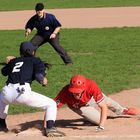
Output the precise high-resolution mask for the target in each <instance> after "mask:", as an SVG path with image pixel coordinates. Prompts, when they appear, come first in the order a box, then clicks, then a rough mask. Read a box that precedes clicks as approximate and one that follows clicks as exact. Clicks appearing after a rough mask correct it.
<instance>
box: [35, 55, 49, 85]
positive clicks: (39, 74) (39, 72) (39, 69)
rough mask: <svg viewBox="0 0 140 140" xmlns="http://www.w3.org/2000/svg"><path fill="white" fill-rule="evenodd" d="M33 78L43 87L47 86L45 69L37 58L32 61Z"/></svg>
mask: <svg viewBox="0 0 140 140" xmlns="http://www.w3.org/2000/svg"><path fill="white" fill-rule="evenodd" d="M34 76H35V79H36V80H37V81H38V82H39V83H40V84H42V85H43V86H46V85H47V83H48V80H47V78H46V67H45V65H44V63H43V62H42V61H41V60H40V59H39V58H35V59H34Z"/></svg>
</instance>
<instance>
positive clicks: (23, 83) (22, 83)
mask: <svg viewBox="0 0 140 140" xmlns="http://www.w3.org/2000/svg"><path fill="white" fill-rule="evenodd" d="M9 84H19V85H25V82H21V83H6V85H7V86H8V85H9Z"/></svg>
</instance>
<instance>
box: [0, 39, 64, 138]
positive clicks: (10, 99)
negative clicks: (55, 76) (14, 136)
mask: <svg viewBox="0 0 140 140" xmlns="http://www.w3.org/2000/svg"><path fill="white" fill-rule="evenodd" d="M20 55H21V56H20V57H18V58H15V57H13V56H9V57H7V64H6V65H5V66H4V67H3V68H2V74H3V75H4V76H8V79H7V81H6V85H5V86H4V87H3V89H2V91H1V93H0V131H4V132H7V131H8V128H7V125H6V121H5V119H6V117H7V113H8V107H9V104H25V105H28V106H31V107H38V108H42V109H44V110H46V118H45V121H46V124H47V127H46V131H45V132H46V136H47V137H52V136H57V137H58V136H60V137H61V136H64V135H65V134H64V133H63V132H60V131H58V130H57V129H56V128H54V124H55V120H56V114H57V107H56V103H55V101H54V100H52V99H51V98H48V97H46V96H44V95H41V94H39V93H37V92H34V91H32V89H31V87H30V85H31V83H32V81H33V80H37V81H38V82H39V83H40V84H41V85H43V86H46V85H47V79H46V78H45V69H46V68H45V66H44V63H43V62H42V61H41V60H40V59H39V58H36V57H34V46H33V45H32V43H31V42H22V43H21V45H20Z"/></svg>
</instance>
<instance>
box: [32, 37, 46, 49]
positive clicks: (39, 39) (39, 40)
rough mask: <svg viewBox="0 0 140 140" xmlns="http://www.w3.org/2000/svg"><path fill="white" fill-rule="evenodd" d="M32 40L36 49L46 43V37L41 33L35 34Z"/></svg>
mask: <svg viewBox="0 0 140 140" xmlns="http://www.w3.org/2000/svg"><path fill="white" fill-rule="evenodd" d="M31 42H32V44H33V45H34V46H36V48H35V49H37V48H38V47H39V46H41V45H42V44H44V43H45V41H44V38H43V37H41V36H39V35H35V36H33V38H32V39H31Z"/></svg>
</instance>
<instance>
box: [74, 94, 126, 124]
mask: <svg viewBox="0 0 140 140" xmlns="http://www.w3.org/2000/svg"><path fill="white" fill-rule="evenodd" d="M103 95H104V94H103ZM104 97H105V102H106V104H107V106H108V109H109V110H111V111H113V112H114V113H115V114H117V115H121V114H122V112H123V110H124V107H122V106H121V105H120V104H119V103H117V102H116V101H114V100H112V99H111V98H109V97H107V96H106V95H104ZM96 107H97V104H96V102H95V100H94V99H93V98H91V100H90V101H89V102H88V103H87V105H86V106H83V107H81V108H79V109H72V108H71V109H72V110H73V111H74V112H75V113H77V114H79V115H80V116H82V117H84V118H85V119H86V120H88V121H90V122H92V123H94V124H97V125H98V124H99V122H100V111H98V109H96Z"/></svg>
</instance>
